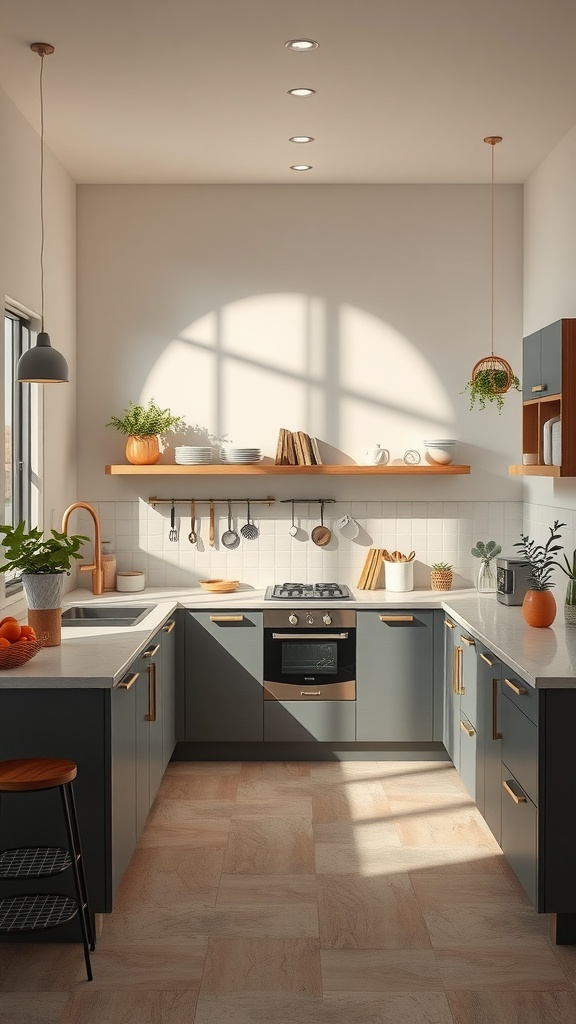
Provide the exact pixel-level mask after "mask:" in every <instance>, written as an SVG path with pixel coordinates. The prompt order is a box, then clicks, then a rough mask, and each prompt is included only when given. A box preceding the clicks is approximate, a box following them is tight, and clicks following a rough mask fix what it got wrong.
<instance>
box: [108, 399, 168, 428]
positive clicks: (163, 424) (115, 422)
mask: <svg viewBox="0 0 576 1024" xmlns="http://www.w3.org/2000/svg"><path fill="white" fill-rule="evenodd" d="M182 425H183V419H182V417H181V416H174V415H173V414H172V413H171V412H170V410H169V409H161V408H160V406H159V405H157V404H156V402H155V401H154V399H153V398H151V399H150V401H149V402H148V405H146V406H144V405H136V404H135V403H134V402H129V403H128V406H127V408H126V409H125V410H124V414H123V415H122V416H111V417H110V421H109V423H107V424H106V426H107V427H116V430H119V431H120V433H121V434H132V435H133V436H134V437H150V436H153V435H157V434H165V433H166V432H167V431H168V430H170V429H171V428H181V427H182Z"/></svg>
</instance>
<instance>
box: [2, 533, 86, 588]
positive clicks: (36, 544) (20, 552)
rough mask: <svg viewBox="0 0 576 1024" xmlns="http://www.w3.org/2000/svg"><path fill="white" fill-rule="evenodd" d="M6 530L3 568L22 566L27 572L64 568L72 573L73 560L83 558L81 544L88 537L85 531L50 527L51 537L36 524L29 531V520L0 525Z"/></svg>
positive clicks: (42, 571) (3, 543)
mask: <svg viewBox="0 0 576 1024" xmlns="http://www.w3.org/2000/svg"><path fill="white" fill-rule="evenodd" d="M0 533H3V534H4V540H3V541H2V547H3V548H4V557H5V559H6V562H5V563H4V565H0V572H6V571H7V570H8V569H19V570H20V572H28V573H36V574H37V573H52V572H62V573H63V572H65V573H68V575H69V574H70V567H71V565H72V560H73V559H75V558H82V555H80V554H78V552H79V550H80V548H81V547H82V545H83V544H84V543H85V542H86V541H87V540H89V537H84V536H83V535H82V534H80V533H78V534H71V535H70V536H68V534H66V533H58V531H57V530H51V531H50V534H51V536H50V537H44V534H43V533H42V530H39V529H38V528H37V527H34V529H32V530H29V531H28V532H27V531H26V523H24V522H21V523H18V526H6V525H4V526H0Z"/></svg>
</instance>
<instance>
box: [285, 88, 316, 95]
mask: <svg viewBox="0 0 576 1024" xmlns="http://www.w3.org/2000/svg"><path fill="white" fill-rule="evenodd" d="M315 93H316V89H288V95H289V96H314V94H315Z"/></svg>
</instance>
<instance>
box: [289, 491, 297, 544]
mask: <svg viewBox="0 0 576 1024" xmlns="http://www.w3.org/2000/svg"><path fill="white" fill-rule="evenodd" d="M290 504H291V505H292V526H291V527H290V529H289V530H288V533H289V534H290V536H291V537H295V536H296V534H297V533H298V527H297V526H296V524H295V522H294V499H293V498H292V499H291V502H290Z"/></svg>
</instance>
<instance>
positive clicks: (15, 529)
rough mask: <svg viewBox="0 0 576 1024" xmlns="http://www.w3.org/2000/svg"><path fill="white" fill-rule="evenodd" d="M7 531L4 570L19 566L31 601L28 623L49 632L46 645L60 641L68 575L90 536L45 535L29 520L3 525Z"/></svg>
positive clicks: (0, 529)
mask: <svg viewBox="0 0 576 1024" xmlns="http://www.w3.org/2000/svg"><path fill="white" fill-rule="evenodd" d="M0 533H3V534H4V540H3V541H2V547H3V548H4V557H5V558H6V561H5V563H4V565H0V572H7V571H8V570H17V571H19V572H20V574H21V577H22V585H23V587H24V592H25V594H26V600H27V601H28V624H29V625H30V626H32V628H33V629H34V630H35V631H36V633H37V634H38V635H40V634H41V633H42V634H44V635H45V641H44V642H45V646H46V647H57V646H58V645H59V644H60V635H61V634H60V621H61V619H60V614H61V609H62V591H63V586H64V576H65V575H70V568H71V566H72V562H73V560H74V559H78V558H82V555H80V554H79V550H80V548H81V547H82V545H83V544H84V543H85V542H86V541H87V540H89V538H88V537H84V536H83V535H82V534H73V535H71V536H69V535H67V534H65V533H58V531H57V530H51V531H50V536H49V537H45V536H44V534H43V533H42V530H39V529H38V528H37V527H34V528H33V529H31V530H29V531H27V530H26V523H24V522H21V523H18V526H6V525H4V526H0Z"/></svg>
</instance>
